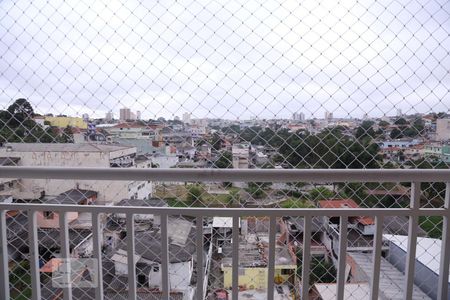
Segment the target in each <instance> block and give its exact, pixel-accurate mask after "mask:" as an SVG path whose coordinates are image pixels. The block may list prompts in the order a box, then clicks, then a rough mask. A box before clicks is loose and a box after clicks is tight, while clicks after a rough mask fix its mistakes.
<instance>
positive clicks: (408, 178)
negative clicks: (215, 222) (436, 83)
mask: <svg viewBox="0 0 450 300" xmlns="http://www.w3.org/2000/svg"><path fill="white" fill-rule="evenodd" d="M0 177H1V178H39V179H43V178H47V179H69V178H70V179H84V180H86V179H93V180H154V181H171V182H173V181H195V182H198V181H206V182H211V181H213V182H220V181H240V182H242V181H258V182H264V181H270V182H302V181H304V182H398V181H402V182H411V184H412V186H411V196H410V207H409V208H391V209H380V208H373V209H371V208H356V209H353V208H352V209H349V208H342V209H318V208H312V209H251V208H221V209H217V208H171V207H162V208H161V207H117V206H98V205H87V206H84V205H46V204H45V205H44V204H19V203H1V204H0V210H1V212H0V238H1V240H0V241H1V257H0V258H1V259H0V269H1V270H0V284H1V287H0V293H1V296H0V298H1V299H9V297H10V295H9V290H10V287H9V268H8V247H7V244H8V241H7V228H6V212H7V211H10V210H18V211H25V212H26V213H27V214H28V218H29V220H28V243H29V248H30V258H29V260H30V267H31V285H32V299H36V300H37V299H41V284H40V273H39V253H38V242H39V241H38V234H37V223H36V213H37V212H38V211H43V210H45V211H54V212H57V213H58V214H59V216H60V221H59V224H60V243H61V244H60V245H61V256H62V257H69V256H70V253H69V251H70V250H69V227H68V221H67V214H68V213H69V212H80V213H81V212H86V213H91V214H92V235H93V241H94V243H93V258H96V259H97V262H98V270H99V272H98V280H99V281H100V283H102V280H103V277H102V265H101V264H102V263H101V260H102V249H101V241H102V227H101V222H100V217H99V216H100V215H101V214H117V213H121V214H125V215H126V230H127V236H126V241H127V248H126V250H127V265H128V275H127V276H128V286H129V288H128V298H129V299H136V294H137V290H136V273H135V265H136V261H135V256H134V255H131V254H132V253H134V252H135V227H134V215H137V214H139V215H142V214H152V215H158V216H160V219H161V224H160V228H161V247H162V249H161V250H162V251H161V255H162V256H161V271H162V272H161V274H162V298H163V299H169V296H170V290H169V254H168V250H169V248H168V246H169V244H168V217H169V216H172V215H183V216H192V217H194V218H195V219H196V227H197V229H196V247H197V248H196V251H197V257H196V261H197V264H196V265H197V272H196V274H197V281H196V297H197V298H198V299H203V298H204V294H205V293H204V289H205V283H204V277H203V276H202V275H203V274H205V271H204V270H203V268H204V263H203V260H204V257H203V255H202V254H203V245H204V244H203V232H204V229H203V219H204V218H208V217H218V216H220V217H231V218H232V220H233V221H232V240H233V241H238V240H239V218H242V217H246V216H261V217H268V218H269V220H270V221H269V224H270V226H269V247H268V274H267V276H268V280H267V282H268V286H267V291H268V292H267V298H268V299H273V298H274V292H273V291H274V285H275V283H274V280H273V278H274V275H275V260H276V257H275V247H276V237H275V231H276V224H277V218H281V217H284V216H300V217H303V218H304V230H303V232H304V233H303V234H304V236H303V252H302V253H303V259H302V261H303V265H302V278H303V279H304V280H302V282H301V289H300V295H301V298H302V299H308V292H309V290H310V283H309V281H308V278H309V276H308V275H309V273H310V260H311V243H310V241H311V220H312V218H313V217H316V216H330V217H331V216H333V217H339V218H340V223H339V232H341V233H343V232H346V231H347V228H348V226H347V225H348V217H352V216H370V217H374V219H375V224H376V229H375V234H374V242H373V252H372V253H373V254H372V255H373V260H372V262H373V265H372V268H371V271H372V276H371V279H370V283H369V286H370V299H378V298H379V286H380V263H381V260H382V256H381V251H382V234H383V219H384V218H385V217H388V216H403V217H408V218H409V229H408V246H407V257H406V268H405V279H404V286H403V299H412V293H413V285H414V273H415V258H416V245H417V237H418V220H419V217H420V216H439V217H443V220H444V221H443V228H442V232H443V234H442V249H441V253H440V269H439V282H438V293H437V294H438V297H437V298H438V299H447V298H448V278H449V262H450V236H449V235H450V228H449V227H450V226H449V225H450V223H449V218H450V209H449V202H450V184H449V183H448V182H450V171H449V170H211V169H208V170H185V169H183V170H179V169H170V170H163V169H106V168H105V169H100V168H96V169H90V168H69V169H68V168H34V167H33V168H31V167H0ZM421 182H446V183H447V190H446V199H445V207H443V208H420V207H419V198H420V196H419V195H420V183H421ZM346 254H347V235H346V234H340V235H339V247H338V253H337V259H338V263H337V290H336V298H337V299H344V287H345V278H346V274H345V272H346V267H345V266H346ZM238 278H239V243H233V244H232V289H231V290H232V291H231V294H232V299H238V293H239V282H238ZM63 297H64V299H72V292H71V289H70V288H65V289H64V290H63ZM95 297H96V299H103V298H104V291H103V285H102V284H99V286H98V288H97V289H96V290H95Z"/></svg>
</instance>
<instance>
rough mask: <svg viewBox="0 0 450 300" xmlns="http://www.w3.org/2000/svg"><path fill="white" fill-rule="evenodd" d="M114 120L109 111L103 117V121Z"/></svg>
mask: <svg viewBox="0 0 450 300" xmlns="http://www.w3.org/2000/svg"><path fill="white" fill-rule="evenodd" d="M113 119H114V114H113V112H112V111H109V112H107V113H106V115H105V121H107V122H110V121H112V120H113Z"/></svg>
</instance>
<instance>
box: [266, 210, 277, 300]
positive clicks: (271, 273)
mask: <svg viewBox="0 0 450 300" xmlns="http://www.w3.org/2000/svg"><path fill="white" fill-rule="evenodd" d="M276 231H277V218H276V217H275V216H270V218H269V249H268V250H269V261H268V264H267V267H268V272H267V299H268V300H273V298H274V297H273V296H274V295H273V292H274V284H275V246H276Z"/></svg>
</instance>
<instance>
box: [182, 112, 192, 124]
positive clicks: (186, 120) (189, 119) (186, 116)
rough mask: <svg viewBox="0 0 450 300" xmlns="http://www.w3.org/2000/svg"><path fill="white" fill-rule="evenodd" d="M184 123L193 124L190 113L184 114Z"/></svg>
mask: <svg viewBox="0 0 450 300" xmlns="http://www.w3.org/2000/svg"><path fill="white" fill-rule="evenodd" d="M183 123H185V124H191V114H190V113H187V112H186V113H184V114H183Z"/></svg>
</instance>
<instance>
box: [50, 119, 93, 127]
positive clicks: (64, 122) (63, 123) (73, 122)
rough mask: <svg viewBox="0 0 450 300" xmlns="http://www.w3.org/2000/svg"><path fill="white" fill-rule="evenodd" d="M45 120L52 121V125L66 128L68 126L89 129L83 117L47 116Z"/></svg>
mask: <svg viewBox="0 0 450 300" xmlns="http://www.w3.org/2000/svg"><path fill="white" fill-rule="evenodd" d="M45 121H48V122H50V125H52V126H56V127H60V128H66V127H67V126H72V127H78V128H81V129H87V124H86V122H85V121H84V120H83V119H82V118H76V117H45Z"/></svg>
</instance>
